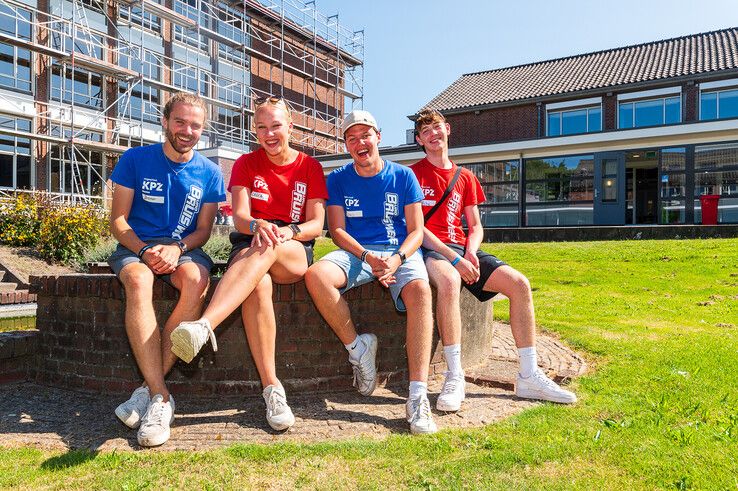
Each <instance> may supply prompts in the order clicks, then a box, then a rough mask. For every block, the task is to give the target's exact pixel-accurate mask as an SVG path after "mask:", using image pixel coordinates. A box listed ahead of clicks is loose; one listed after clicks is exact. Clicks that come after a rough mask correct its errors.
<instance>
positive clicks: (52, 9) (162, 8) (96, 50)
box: [0, 0, 364, 196]
mask: <svg viewBox="0 0 738 491" xmlns="http://www.w3.org/2000/svg"><path fill="white" fill-rule="evenodd" d="M30 3H31V4H33V3H34V2H30ZM0 7H2V10H1V11H0V17H2V16H5V17H6V20H8V18H11V17H12V18H13V21H14V22H15V23H16V26H17V25H20V24H28V26H27V27H28V28H29V29H30V32H32V35H31V36H30V37H29V36H26V35H23V36H21V35H19V34H18V32H20V31H19V29H16V32H15V33H9V32H7V31H6V30H0V43H3V44H6V45H10V46H14V47H16V48H19V49H22V50H28V51H30V52H31V53H32V57H33V61H32V66H35V67H37V70H38V72H39V73H38V74H37V75H36V76H35V85H36V87H35V90H34V93H33V95H32V97H33V102H34V104H35V106H36V108H37V110H36V111H35V114H34V128H35V131H32V132H30V133H28V132H23V131H17V130H14V129H9V128H3V127H0V134H5V135H13V136H15V137H23V138H30V139H32V140H33V141H34V142H45V144H47V145H50V146H53V147H55V148H58V149H61V150H57V151H58V152H59V151H63V154H64V157H65V160H66V161H67V163H66V165H67V167H68V168H69V169H70V172H71V174H72V175H71V176H68V177H67V181H69V182H70V189H68V190H66V192H69V193H71V194H72V195H73V196H74V195H79V196H84V195H89V194H90V193H89V189H87V187H86V186H85V183H84V182H83V177H84V176H83V175H82V174H83V173H82V172H81V171H80V166H87V167H90V164H91V162H88V161H85V158H86V157H85V155H86V152H85V151H93V152H100V153H102V154H104V155H107V156H108V158H111V159H114V158H115V157H116V156H117V155H118V154H120V153H122V152H123V151H125V150H126V149H127V148H129V147H130V146H132V145H140V144H147V143H152V142H155V141H161V139H162V135H161V130H160V125H159V122H158V121H159V119H160V117H161V113H160V111H161V107H162V106H163V103H164V102H165V100H166V99H167V97H168V95H169V94H171V93H173V92H178V91H181V90H186V91H190V92H197V93H199V94H200V95H201V96H202V97H203V98H204V99H205V100H206V102H208V103H209V104H210V115H209V118H208V125H207V128H206V131H205V132H203V138H202V141H201V144H202V145H203V146H205V147H226V148H230V149H233V150H234V151H237V152H242V151H247V150H248V149H249V148H251V147H252V146H253V145H254V144H255V143H256V138H255V135H254V133H253V131H252V126H251V116H253V111H252V108H253V100H254V99H256V98H259V97H263V96H268V95H278V96H282V97H284V98H285V100H286V101H287V102H288V104H289V105H290V107H291V108H292V110H293V120H294V127H295V131H294V132H293V143H294V144H295V145H296V146H297V147H299V148H300V149H302V150H304V151H307V152H309V153H313V154H320V153H335V152H338V151H340V150H341V149H342V148H341V146H340V144H341V142H342V138H341V137H342V135H341V134H340V130H339V128H340V125H341V120H342V117H343V114H344V113H345V112H348V111H350V110H351V109H353V108H355V107H357V106H359V107H360V106H361V104H362V101H363V56H364V39H363V31H351V30H349V29H346V28H345V27H343V26H341V25H340V24H339V22H338V16H329V17H328V16H325V15H324V14H322V13H320V12H319V11H318V10H317V9H316V7H315V2H314V1H309V2H307V3H303V2H301V1H299V0H233V1H229V0H158V1H155V0H61V1H49V0H38V3H37V6H36V7H34V6H32V5H29V2H28V1H27V0H26V1H25V2H24V1H20V0H0ZM28 12H30V13H31V15H30V16H29V15H28ZM23 32H25V28H24V29H23ZM41 73H43V74H44V76H41ZM43 84H46V86H45V87H43V90H40V89H41V87H39V85H43ZM2 111H3V109H2V108H1V107H0V113H1V112H2ZM87 155H89V152H87ZM70 164H71V165H70ZM93 167H94V166H93ZM105 167H109V165H103V168H105ZM102 174H105V171H104V170H103V172H102ZM98 177H99V178H100V180H101V181H102V182H104V179H103V178H104V176H103V175H100V176H98Z"/></svg>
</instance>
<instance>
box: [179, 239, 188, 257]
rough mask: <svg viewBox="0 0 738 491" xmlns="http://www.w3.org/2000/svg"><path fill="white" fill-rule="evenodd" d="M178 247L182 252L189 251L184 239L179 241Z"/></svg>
mask: <svg viewBox="0 0 738 491" xmlns="http://www.w3.org/2000/svg"><path fill="white" fill-rule="evenodd" d="M177 247H179V250H180V252H181V253H182V254H184V253H185V252H187V244H185V243H184V241H182V240H178V241H177Z"/></svg>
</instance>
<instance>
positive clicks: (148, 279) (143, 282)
mask: <svg viewBox="0 0 738 491" xmlns="http://www.w3.org/2000/svg"><path fill="white" fill-rule="evenodd" d="M120 280H121V281H122V282H123V286H125V288H126V289H129V290H144V289H151V286H152V285H153V284H154V273H152V272H151V270H150V269H149V268H148V267H146V266H143V265H137V264H133V265H131V266H128V267H126V268H124V269H123V271H121V274H120Z"/></svg>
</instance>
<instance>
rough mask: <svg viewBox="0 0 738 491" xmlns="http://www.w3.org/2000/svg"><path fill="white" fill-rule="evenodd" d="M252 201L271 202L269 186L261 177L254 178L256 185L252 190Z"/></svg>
mask: <svg viewBox="0 0 738 491" xmlns="http://www.w3.org/2000/svg"><path fill="white" fill-rule="evenodd" d="M251 199H258V200H261V201H269V186H268V185H267V183H266V181H265V180H264V178H263V177H261V176H254V184H253V186H252V188H251Z"/></svg>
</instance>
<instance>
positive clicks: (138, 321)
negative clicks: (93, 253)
mask: <svg viewBox="0 0 738 491" xmlns="http://www.w3.org/2000/svg"><path fill="white" fill-rule="evenodd" d="M120 280H121V282H122V283H123V287H124V288H125V292H126V317H125V323H126V333H127V334H128V341H129V342H130V344H131V349H132V350H133V356H134V357H135V358H136V363H137V364H138V368H139V369H140V370H141V373H142V374H143V376H144V380H145V381H146V384H147V385H148V387H149V391H150V393H151V394H161V395H162V396H163V397H164V400H165V401H168V400H169V391H168V390H167V387H166V385H165V383H164V371H163V370H162V358H161V347H162V342H161V336H160V334H159V327H158V326H157V324H156V315H155V314H154V305H153V301H152V296H153V285H154V273H152V272H151V270H150V269H149V268H148V267H147V266H146V265H145V264H142V263H133V264H129V265H127V266H125V267H123V269H122V270H121V272H120Z"/></svg>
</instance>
